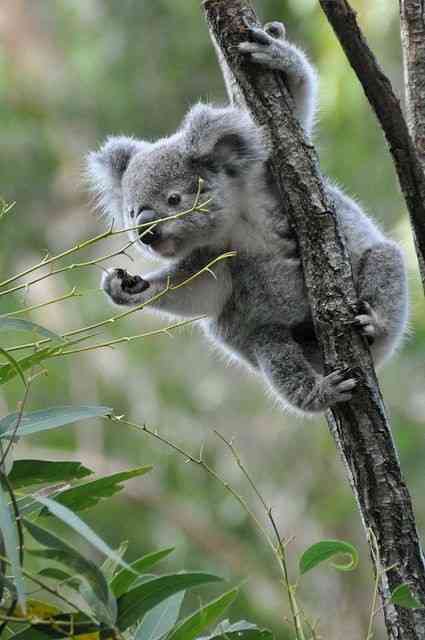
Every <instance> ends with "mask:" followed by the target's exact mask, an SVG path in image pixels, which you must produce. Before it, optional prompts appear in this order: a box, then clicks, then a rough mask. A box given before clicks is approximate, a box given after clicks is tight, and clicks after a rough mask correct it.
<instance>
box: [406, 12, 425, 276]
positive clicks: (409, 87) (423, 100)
mask: <svg viewBox="0 0 425 640" xmlns="http://www.w3.org/2000/svg"><path fill="white" fill-rule="evenodd" d="M400 20H401V42H402V47H403V60H404V80H405V92H406V108H407V124H408V126H409V131H410V135H411V136H412V139H413V142H414V144H415V147H416V151H417V153H418V156H419V159H420V161H421V164H422V169H424V170H425V5H424V0H400ZM424 225H425V216H424ZM423 242H424V243H425V232H424V235H423ZM419 261H420V263H421V271H422V279H423V282H424V288H425V254H424V253H422V254H420V257H419Z"/></svg>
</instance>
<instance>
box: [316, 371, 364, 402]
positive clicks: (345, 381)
mask: <svg viewBox="0 0 425 640" xmlns="http://www.w3.org/2000/svg"><path fill="white" fill-rule="evenodd" d="M348 373H349V369H339V370H337V371H333V372H332V373H330V374H329V375H327V376H325V377H324V378H323V380H322V382H321V385H320V387H321V388H320V396H321V398H322V400H323V401H324V403H325V404H326V405H327V406H331V405H333V404H336V403H338V402H348V400H351V398H352V391H353V389H355V387H356V386H357V380H355V379H354V378H347V374H348Z"/></svg>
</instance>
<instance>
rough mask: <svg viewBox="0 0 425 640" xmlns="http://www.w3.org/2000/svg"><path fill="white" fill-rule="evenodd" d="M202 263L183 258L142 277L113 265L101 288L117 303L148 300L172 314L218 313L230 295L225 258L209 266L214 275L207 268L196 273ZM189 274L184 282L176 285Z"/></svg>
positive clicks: (182, 315)
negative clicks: (115, 267) (194, 262)
mask: <svg viewBox="0 0 425 640" xmlns="http://www.w3.org/2000/svg"><path fill="white" fill-rule="evenodd" d="M203 266H205V265H204V264H202V265H201V266H200V265H198V264H193V263H191V261H190V260H187V259H186V260H182V261H181V262H179V263H176V264H172V265H170V266H169V267H166V268H164V269H159V270H158V271H154V272H152V273H148V274H146V275H143V277H141V276H130V275H129V274H128V273H127V272H126V271H124V270H123V269H113V270H111V271H109V272H108V273H107V274H106V275H105V277H104V278H103V280H102V288H103V290H104V291H105V293H106V294H107V295H108V296H109V298H110V299H111V300H112V302H114V303H115V304H117V305H124V306H128V307H137V306H139V305H142V304H145V303H147V308H151V309H155V310H158V311H160V312H163V313H166V314H170V315H173V316H178V317H183V318H191V317H195V316H198V315H207V316H210V317H211V316H215V315H218V314H219V313H220V311H221V309H222V308H223V305H224V303H225V301H226V300H227V298H228V296H229V295H230V293H231V286H232V285H231V278H230V274H229V272H228V269H227V266H226V265H225V264H224V262H220V263H217V264H216V265H214V266H213V267H212V269H211V270H212V271H213V272H214V275H215V277H214V276H213V275H212V274H211V273H210V272H207V271H206V272H203V273H201V274H200V275H196V274H197V273H198V272H199V271H200V270H201V269H202V267H203ZM192 277H193V279H192V280H191V281H190V282H188V283H187V284H184V285H183V286H181V287H179V288H175V287H176V286H178V285H180V284H182V283H184V282H185V281H186V280H188V279H189V278H192ZM167 289H168V290H167ZM163 292H165V293H164V294H163ZM162 294H163V295H162Z"/></svg>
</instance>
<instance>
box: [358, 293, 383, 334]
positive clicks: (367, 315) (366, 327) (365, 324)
mask: <svg viewBox="0 0 425 640" xmlns="http://www.w3.org/2000/svg"><path fill="white" fill-rule="evenodd" d="M361 308H362V309H361V310H362V311H363V313H359V314H358V315H357V316H356V317H355V318H354V325H355V326H357V327H359V329H360V330H361V332H362V334H363V335H364V336H365V337H366V338H367V341H368V342H369V344H373V343H374V341H375V338H376V337H377V335H378V333H379V331H380V329H381V327H380V323H379V318H378V315H377V313H376V312H375V311H374V310H373V308H372V307H371V306H370V304H369V303H368V302H366V301H364V300H363V301H362V302H361Z"/></svg>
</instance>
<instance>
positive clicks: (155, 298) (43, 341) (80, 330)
mask: <svg viewBox="0 0 425 640" xmlns="http://www.w3.org/2000/svg"><path fill="white" fill-rule="evenodd" d="M235 255H236V253H235V252H234V251H228V252H227V253H223V254H221V255H220V256H217V258H214V259H213V260H211V261H210V262H209V263H208V264H206V265H205V267H202V269H200V270H199V271H197V272H196V273H195V274H193V275H192V276H189V277H188V278H186V280H183V282H180V284H176V285H174V284H171V283H170V282H169V283H168V284H167V286H166V287H165V288H164V289H163V290H162V291H160V292H159V293H157V294H156V295H154V296H152V298H149V300H146V302H142V303H141V304H139V305H136V306H135V307H132V308H131V309H128V310H127V311H123V312H122V313H118V314H116V315H115V316H112V317H110V318H107V319H106V320H101V321H100V322H96V323H94V324H90V325H87V326H85V327H79V328H78V329H72V331H67V332H66V333H63V334H62V335H61V336H60V337H61V338H62V339H64V340H66V339H67V338H71V337H74V336H76V335H79V334H80V333H85V332H87V331H92V330H93V329H99V328H101V327H105V326H108V325H112V324H115V323H117V322H118V321H119V320H122V319H123V318H126V317H127V316H129V315H132V314H133V313H136V312H137V311H142V310H143V309H144V308H145V307H147V306H149V305H150V304H152V303H154V302H156V301H158V300H159V299H160V298H162V297H163V296H164V295H165V294H166V293H168V292H169V291H177V289H180V288H182V287H185V286H186V285H188V284H190V283H191V282H193V280H195V279H196V278H199V276H201V275H202V274H203V273H210V274H211V275H212V276H214V272H213V271H212V267H213V266H214V265H216V264H217V263H218V262H221V261H222V260H227V259H228V258H233V257H234V256H235ZM99 291H101V290H100V289H99ZM1 317H2V316H0V318H1ZM51 340H52V339H51V338H43V339H41V340H38V341H36V342H27V343H25V344H19V345H16V346H14V347H9V348H8V349H5V351H6V352H7V353H11V352H12V351H21V350H23V349H32V348H39V347H40V346H42V345H44V344H47V343H48V342H51Z"/></svg>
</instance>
